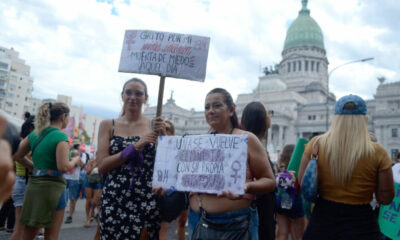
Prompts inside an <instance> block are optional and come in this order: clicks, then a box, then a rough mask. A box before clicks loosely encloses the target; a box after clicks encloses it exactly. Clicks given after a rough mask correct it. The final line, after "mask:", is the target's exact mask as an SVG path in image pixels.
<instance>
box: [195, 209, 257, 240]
mask: <svg viewBox="0 0 400 240" xmlns="http://www.w3.org/2000/svg"><path fill="white" fill-rule="evenodd" d="M249 212H250V229H249V230H250V236H251V239H252V240H258V214H257V210H256V208H255V207H248V208H244V209H240V210H235V211H230V212H225V213H217V214H209V213H207V217H208V218H210V219H212V220H214V221H216V222H221V223H223V222H232V221H235V217H238V216H243V215H246V214H248V213H249ZM199 220H200V212H196V211H194V210H193V209H192V208H191V207H189V215H188V233H189V236H188V239H191V238H192V235H193V231H194V229H195V228H196V225H197V222H198V221H199Z"/></svg>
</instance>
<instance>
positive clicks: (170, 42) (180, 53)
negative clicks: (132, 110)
mask: <svg viewBox="0 0 400 240" xmlns="http://www.w3.org/2000/svg"><path fill="white" fill-rule="evenodd" d="M209 45H210V38H209V37H200V36H195V35H188V34H179V33H169V32H158V31H148V30H126V32H125V37H124V43H123V45H122V53H121V60H120V63H119V69H118V71H120V72H132V73H143V74H152V75H161V76H165V77H174V78H184V79H190V80H195V81H200V82H203V81H204V79H205V77H206V66H207V57H208V48H209Z"/></svg>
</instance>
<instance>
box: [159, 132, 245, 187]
mask: <svg viewBox="0 0 400 240" xmlns="http://www.w3.org/2000/svg"><path fill="white" fill-rule="evenodd" d="M247 142H248V139H247V135H231V134H217V135H212V134H208V135H196V136H185V137H180V136H169V137H159V138H158V145H157V154H156V162H155V166H154V173H153V186H154V187H159V186H161V187H163V188H164V189H169V188H175V189H177V190H179V191H185V192H206V193H220V192H221V191H222V190H231V191H232V192H233V193H236V194H244V189H243V187H244V184H245V181H246V161H247Z"/></svg>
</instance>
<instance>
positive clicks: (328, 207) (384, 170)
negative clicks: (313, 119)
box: [298, 95, 394, 240]
mask: <svg viewBox="0 0 400 240" xmlns="http://www.w3.org/2000/svg"><path fill="white" fill-rule="evenodd" d="M312 154H315V155H317V157H318V159H317V171H318V187H319V188H318V191H319V197H318V199H317V201H316V204H315V207H314V210H313V212H312V215H311V218H310V222H309V224H308V226H307V229H306V231H305V233H304V236H303V239H305V240H309V239H327V240H329V239H335V240H340V239H363V240H368V239H371V240H372V239H373V240H376V239H379V235H380V230H379V226H378V223H377V220H376V218H375V215H374V213H373V211H372V208H371V206H370V205H369V202H371V200H372V195H373V193H374V192H375V195H376V200H377V202H378V203H379V204H384V205H386V204H389V203H390V202H391V201H392V199H393V196H394V183H393V174H392V169H391V165H392V161H391V160H390V157H389V156H388V154H387V152H386V150H385V149H384V148H383V147H382V146H381V145H379V144H378V143H374V142H372V141H371V139H370V136H369V132H368V116H367V106H366V103H365V101H364V100H363V99H362V98H360V97H359V96H356V95H347V96H344V97H342V98H340V99H339V100H338V101H337V102H336V104H335V115H334V116H333V118H332V123H331V126H330V128H329V130H328V132H326V133H325V134H323V135H321V136H316V137H314V138H313V139H311V141H310V142H309V143H308V144H307V145H306V148H305V151H304V154H303V157H302V162H301V165H300V169H299V174H298V180H299V182H301V181H302V179H303V175H304V171H305V169H306V166H307V164H308V162H309V160H310V158H311V155H312ZM332 226H335V227H332Z"/></svg>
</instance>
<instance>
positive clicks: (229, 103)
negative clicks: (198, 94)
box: [207, 88, 240, 128]
mask: <svg viewBox="0 0 400 240" xmlns="http://www.w3.org/2000/svg"><path fill="white" fill-rule="evenodd" d="M212 93H220V94H222V95H224V102H225V104H226V105H227V106H228V108H231V107H235V106H236V105H235V103H234V102H233V98H232V95H231V94H230V93H229V92H228V91H226V90H225V89H223V88H214V89H213V90H211V91H210V92H209V93H207V96H208V95H210V94H212ZM230 120H231V124H232V127H233V128H240V126H239V121H238V117H237V115H236V111H233V115H232V116H231V117H230Z"/></svg>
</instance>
